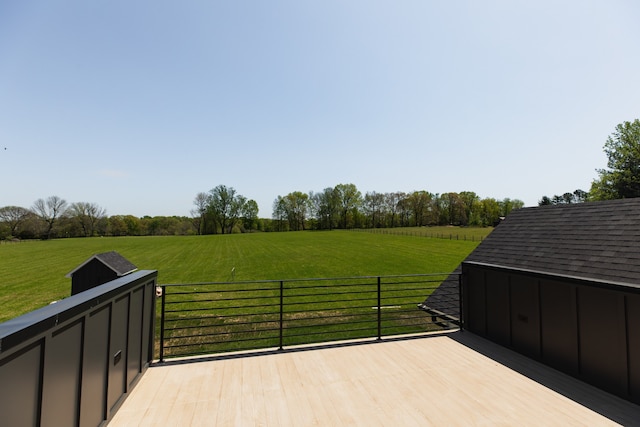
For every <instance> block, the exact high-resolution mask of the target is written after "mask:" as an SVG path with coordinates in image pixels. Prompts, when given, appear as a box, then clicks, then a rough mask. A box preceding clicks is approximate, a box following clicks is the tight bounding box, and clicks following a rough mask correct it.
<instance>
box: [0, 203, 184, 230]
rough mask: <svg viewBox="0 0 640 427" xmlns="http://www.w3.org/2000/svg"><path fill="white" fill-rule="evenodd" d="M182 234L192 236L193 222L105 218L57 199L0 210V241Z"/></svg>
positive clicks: (96, 209)
mask: <svg viewBox="0 0 640 427" xmlns="http://www.w3.org/2000/svg"><path fill="white" fill-rule="evenodd" d="M184 234H195V228H194V223H193V219H192V218H189V217H179V216H171V217H166V216H156V217H149V216H144V217H142V218H138V217H136V216H133V215H113V216H107V214H106V209H105V208H103V207H101V206H99V205H98V204H96V203H88V202H75V203H71V204H69V203H67V201H66V200H64V199H63V198H61V197H59V196H50V197H48V198H46V199H38V200H36V201H35V203H34V204H33V206H32V207H31V208H24V207H20V206H4V207H2V208H0V240H11V239H52V238H60V237H92V236H149V235H184Z"/></svg>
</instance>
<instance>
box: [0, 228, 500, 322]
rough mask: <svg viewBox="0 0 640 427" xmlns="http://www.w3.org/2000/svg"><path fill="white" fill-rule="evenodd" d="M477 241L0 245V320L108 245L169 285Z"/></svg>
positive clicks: (296, 271)
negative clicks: (155, 271)
mask: <svg viewBox="0 0 640 427" xmlns="http://www.w3.org/2000/svg"><path fill="white" fill-rule="evenodd" d="M482 230H486V234H488V233H489V232H490V231H491V229H482ZM478 244H479V241H478V240H476V241H468V240H467V241H464V240H444V239H435V238H427V237H420V236H415V235H397V234H373V233H358V232H350V231H340V230H334V231H322V232H289V233H254V234H233V235H209V236H168V237H108V238H107V237H105V238H84V239H58V240H51V241H26V242H22V243H9V244H2V245H0V322H2V321H6V320H8V319H11V318H13V317H16V316H19V315H21V314H24V313H26V312H29V311H31V310H34V309H37V308H39V307H42V306H45V305H47V304H49V303H50V302H52V301H56V300H60V299H62V298H66V297H68V296H69V295H70V290H71V279H68V278H66V277H65V275H66V274H67V273H69V272H70V271H72V270H73V269H75V268H76V267H77V266H79V265H80V264H81V263H83V262H84V261H85V260H86V259H88V258H89V257H91V256H92V255H94V254H97V253H100V252H107V251H112V250H115V251H118V252H119V253H120V254H121V255H123V256H124V257H125V258H127V259H128V260H130V261H131V262H132V263H134V264H135V265H136V266H137V267H138V268H139V269H141V270H158V272H159V276H158V281H159V283H160V284H169V283H197V282H225V281H231V280H235V281H242V280H272V279H298V278H322V277H351V276H378V275H393V274H423V273H446V272H450V271H452V270H453V269H454V268H455V267H456V266H457V265H458V264H459V263H460V262H461V261H462V260H463V259H464V258H465V257H466V256H467V255H468V254H469V253H470V252H471V251H472V250H473V249H474V248H475V247H476V246H477V245H478Z"/></svg>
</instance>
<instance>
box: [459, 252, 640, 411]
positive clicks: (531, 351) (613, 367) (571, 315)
mask: <svg viewBox="0 0 640 427" xmlns="http://www.w3.org/2000/svg"><path fill="white" fill-rule="evenodd" d="M462 272H463V275H462V295H463V297H462V298H463V322H464V328H465V329H467V330H469V331H471V332H473V333H476V334H478V335H481V336H484V337H486V338H488V339H490V340H492V341H494V342H497V343H499V344H502V345H504V346H506V347H509V348H512V349H513V350H515V351H517V352H519V353H522V354H525V355H527V356H529V357H531V358H533V359H536V360H538V361H541V362H542V363H545V364H547V365H549V366H552V367H554V368H556V369H558V370H560V371H563V372H565V373H567V374H570V375H572V376H574V377H577V378H579V379H581V380H583V381H585V382H587V383H590V384H592V385H594V386H596V387H599V388H602V389H604V390H606V391H609V392H611V393H613V394H616V395H618V396H621V397H623V398H625V399H627V400H630V401H632V402H634V403H640V289H639V288H638V287H635V286H632V285H626V284H625V285H622V284H617V283H611V282H609V283H607V282H604V281H595V280H594V281H590V280H585V279H579V278H575V277H570V276H566V277H563V276H558V275H552V274H545V273H539V272H534V271H526V270H519V269H513V268H507V267H500V266H495V265H488V264H482V263H474V262H464V263H463V264H462Z"/></svg>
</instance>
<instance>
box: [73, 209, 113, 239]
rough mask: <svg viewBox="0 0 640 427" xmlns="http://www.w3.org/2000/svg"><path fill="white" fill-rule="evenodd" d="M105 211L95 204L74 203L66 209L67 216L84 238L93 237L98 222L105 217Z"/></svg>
mask: <svg viewBox="0 0 640 427" xmlns="http://www.w3.org/2000/svg"><path fill="white" fill-rule="evenodd" d="M106 214H107V211H106V209H104V208H102V207H100V206H99V205H97V204H96V203H87V202H76V203H72V204H71V206H70V207H69V209H67V216H68V217H69V218H70V219H72V220H73V221H74V222H75V223H76V224H77V225H78V226H79V227H80V228H81V229H82V233H83V235H84V236H85V237H90V236H93V235H94V234H95V232H96V226H97V225H98V222H99V221H100V220H102V219H103V218H105V217H106Z"/></svg>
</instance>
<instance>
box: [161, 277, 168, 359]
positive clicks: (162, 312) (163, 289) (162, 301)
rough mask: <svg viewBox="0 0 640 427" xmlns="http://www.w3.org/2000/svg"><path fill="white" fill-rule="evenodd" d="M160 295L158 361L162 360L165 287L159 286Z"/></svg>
mask: <svg viewBox="0 0 640 427" xmlns="http://www.w3.org/2000/svg"><path fill="white" fill-rule="evenodd" d="M161 289H162V296H161V299H160V301H161V304H160V307H161V308H160V363H162V362H164V305H165V295H166V294H167V287H166V286H164V285H163V286H161Z"/></svg>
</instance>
